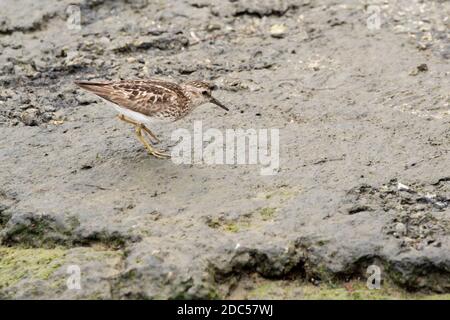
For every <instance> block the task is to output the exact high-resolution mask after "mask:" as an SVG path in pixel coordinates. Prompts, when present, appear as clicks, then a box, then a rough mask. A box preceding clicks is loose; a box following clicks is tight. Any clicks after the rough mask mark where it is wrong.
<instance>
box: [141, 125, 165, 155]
mask: <svg viewBox="0 0 450 320" xmlns="http://www.w3.org/2000/svg"><path fill="white" fill-rule="evenodd" d="M142 130H143V128H142V127H141V126H140V125H136V127H135V132H136V136H137V137H138V139H139V141H141V142H142V144H143V145H144V147H145V149H147V151H148V153H149V154H150V155H152V156H154V157H156V158H159V159H168V158H170V155H168V154H166V153H164V152H162V151H160V150H157V149H155V148H153V147H152V146H151V145H150V143H148V141H147V140H145V138H144V136H143V135H142Z"/></svg>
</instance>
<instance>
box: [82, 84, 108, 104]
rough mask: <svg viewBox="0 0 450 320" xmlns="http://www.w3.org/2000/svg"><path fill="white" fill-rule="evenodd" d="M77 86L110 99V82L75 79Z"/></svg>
mask: <svg viewBox="0 0 450 320" xmlns="http://www.w3.org/2000/svg"><path fill="white" fill-rule="evenodd" d="M74 83H75V84H76V85H77V86H79V87H80V88H82V89H85V90H87V91H90V92H92V93H94V94H96V95H98V96H100V97H102V98H104V99H106V100H109V101H110V99H111V97H110V95H111V90H112V88H111V83H110V82H94V81H92V82H91V81H75V82H74Z"/></svg>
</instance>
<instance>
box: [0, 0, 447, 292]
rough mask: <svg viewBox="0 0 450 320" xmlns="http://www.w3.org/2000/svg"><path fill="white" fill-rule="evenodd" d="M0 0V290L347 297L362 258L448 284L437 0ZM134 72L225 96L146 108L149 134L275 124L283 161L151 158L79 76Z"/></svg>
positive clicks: (442, 36)
mask: <svg viewBox="0 0 450 320" xmlns="http://www.w3.org/2000/svg"><path fill="white" fill-rule="evenodd" d="M74 3H75V4H76V3H79V8H80V12H81V28H80V29H78V28H74V27H73V26H74V25H73V24H72V23H70V21H73V17H74V16H73V13H74V12H76V7H75V8H74V7H70V5H71V4H72V5H73V4H74ZM369 5H375V6H376V8H375V11H373V10H374V7H370V6H369ZM0 6H1V14H0V137H1V139H0V181H1V184H0V230H1V231H0V241H1V246H0V296H1V297H2V298H32V299H38V298H44V299H51V298H66V299H77V298H88V299H91V298H92V299H93V298H104V299H110V298H113V299H128V298H156V299H159V298H160V299H166V298H219V297H220V298H236V297H237V298H239V297H247V298H253V297H265V298H267V297H269V298H270V297H275V298H277V297H289V298H307V297H311V296H312V297H324V296H325V297H328V296H329V295H327V294H326V293H325V294H323V295H322V293H321V292H322V291H320V290H331V296H332V297H346V298H349V297H350V298H358V297H365V296H364V295H363V296H361V295H357V296H356V297H355V296H354V295H353V293H352V292H354V291H355V290H356V289H354V288H359V289H358V290H363V289H361V286H362V287H364V288H365V285H364V283H365V280H366V278H367V276H368V274H367V273H366V271H367V267H368V266H369V265H376V266H378V267H379V268H380V269H381V277H382V284H381V285H382V290H385V291H383V292H384V293H386V294H387V295H388V296H390V297H403V294H406V295H408V294H411V293H414V294H419V295H429V294H445V293H447V294H448V293H450V229H449V228H450V114H449V113H450V111H449V109H450V107H449V103H450V81H449V80H450V64H449V58H450V47H449V29H450V28H449V18H448V17H449V16H450V3H449V2H448V1H417V0H413V1H370V2H369V1H323V0H317V1H315V0H304V1H288V0H286V1H269V0H264V1H243V0H236V1H228V0H224V1H203V0H183V1H182V0H180V1H162V0H155V1H148V3H147V2H146V1H102V0H92V1H89V0H85V1H73V0H70V1H69V0H62V1H34V0H21V1H13V0H3V1H2V2H1V5H0ZM19 7H20V10H19ZM74 10H75V11H74ZM377 10H378V11H377ZM373 12H379V14H380V19H381V20H380V21H381V25H380V28H372V27H369V26H368V18H370V15H371V14H372V13H373ZM372 18H373V17H372ZM68 21H69V22H68ZM370 21H372V22H370ZM370 21H369V22H370V23H373V19H372V20H370ZM75 22H76V19H75ZM370 26H373V25H372V24H371V25H370ZM147 77H159V78H163V79H173V80H176V81H184V80H193V79H203V80H209V81H211V82H213V83H215V84H216V85H217V87H218V90H217V92H216V93H215V95H216V97H218V98H219V99H220V100H222V101H224V102H225V103H226V104H227V105H228V106H229V107H230V108H231V111H230V112H229V113H225V112H223V110H220V109H218V108H215V107H212V106H210V105H205V106H202V107H200V108H198V109H197V110H196V111H195V112H194V113H193V114H192V115H190V116H189V117H187V118H185V119H183V120H182V121H179V122H177V123H174V124H170V125H167V126H162V125H161V126H158V125H157V126H155V127H154V128H152V129H153V130H154V131H155V132H156V133H158V135H159V136H160V137H161V138H162V140H163V142H162V144H161V147H163V148H170V147H172V146H173V145H174V142H173V141H171V140H170V135H171V132H172V131H173V130H174V129H176V128H187V129H189V130H192V127H193V122H194V121H195V120H201V121H202V124H203V127H205V128H218V129H220V130H225V129H228V128H242V129H249V128H255V129H260V128H278V129H279V130H280V167H279V170H278V172H277V174H275V175H272V176H262V175H261V174H260V166H259V165H206V164H198V165H177V164H174V163H173V162H172V161H164V160H158V159H154V158H150V157H148V156H147V154H146V153H145V151H144V149H143V147H142V146H141V145H140V144H139V142H138V141H137V140H136V139H135V137H134V135H133V129H132V128H131V127H130V126H128V125H126V124H124V123H122V122H120V121H117V119H115V117H114V115H115V112H114V110H112V108H109V107H108V106H106V105H105V104H104V102H102V101H101V100H100V99H96V98H95V97H94V96H92V95H89V94H86V93H84V92H82V91H81V90H79V89H77V88H76V87H75V86H74V85H73V81H74V80H76V79H84V80H104V79H120V78H124V79H130V78H147ZM73 266H76V267H78V268H79V270H80V271H81V289H80V290H77V289H76V288H75V289H73V288H72V289H70V288H68V287H67V279H68V277H69V276H70V270H73ZM68 271H69V273H68ZM353 283H357V285H352V284H353ZM388 285H389V286H392V287H394V288H396V290H400V292H402V295H390V291H389V290H387V289H386V287H387V286H388ZM352 286H353V287H352ZM336 290H337V291H336ZM339 290H341V291H339ZM342 290H343V291H342ZM364 290H366V291H367V289H364ZM311 292H313V294H308V293H311ZM323 292H325V291H323ZM327 292H330V291H327ZM336 292H337V293H338V294H337V295H335V294H336ZM342 293H343V294H344V295H342ZM348 293H351V294H348ZM369 297H374V296H373V291H372V292H370V295H369ZM447 297H448V295H447Z"/></svg>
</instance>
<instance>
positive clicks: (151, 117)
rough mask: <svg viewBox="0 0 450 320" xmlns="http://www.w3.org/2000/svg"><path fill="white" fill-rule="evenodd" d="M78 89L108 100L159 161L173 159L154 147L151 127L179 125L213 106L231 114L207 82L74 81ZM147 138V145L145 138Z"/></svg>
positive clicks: (121, 118) (155, 139)
mask: <svg viewBox="0 0 450 320" xmlns="http://www.w3.org/2000/svg"><path fill="white" fill-rule="evenodd" d="M75 84H76V85H78V86H79V87H81V88H83V89H85V90H87V91H90V92H92V93H95V94H96V95H97V96H99V97H101V98H103V99H105V100H107V101H108V102H110V103H111V104H112V106H113V107H114V108H115V109H116V111H117V112H118V113H119V115H118V118H119V119H120V120H122V121H125V122H127V123H130V124H132V125H134V126H135V132H136V136H137V137H138V139H139V141H141V142H142V144H143V145H144V146H145V148H146V149H147V151H148V153H149V154H151V155H153V156H155V157H156V158H169V157H170V156H169V155H168V154H166V153H163V152H162V151H160V150H157V149H156V148H155V147H154V146H153V145H152V144H154V143H157V142H159V139H158V138H157V137H156V135H155V134H154V133H153V132H152V131H151V130H150V128H149V126H150V125H151V124H153V123H158V122H162V123H164V122H173V121H177V120H179V119H181V118H183V117H185V116H186V115H188V114H189V113H191V112H192V111H193V110H194V109H195V108H196V107H198V106H200V105H202V104H205V103H208V102H211V103H214V104H216V105H218V106H219V107H221V108H222V109H225V110H226V111H228V108H227V107H225V106H224V105H223V104H222V103H221V102H219V101H218V100H217V99H215V98H214V97H213V96H212V95H211V91H212V90H213V89H214V87H213V86H212V85H211V84H209V83H207V82H204V81H189V82H185V83H182V84H177V83H173V82H169V81H164V80H155V79H148V80H121V81H111V82H91V81H75ZM144 132H145V133H146V134H147V135H148V138H149V139H148V141H147V139H145V137H144V134H143V133H144Z"/></svg>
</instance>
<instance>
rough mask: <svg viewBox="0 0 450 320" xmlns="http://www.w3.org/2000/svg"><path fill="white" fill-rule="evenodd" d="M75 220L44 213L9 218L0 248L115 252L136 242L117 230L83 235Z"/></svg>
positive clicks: (0, 240)
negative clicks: (108, 250)
mask: <svg viewBox="0 0 450 320" xmlns="http://www.w3.org/2000/svg"><path fill="white" fill-rule="evenodd" d="M79 225H80V223H79V221H78V219H77V218H76V217H69V218H68V219H66V220H65V221H61V220H59V219H55V218H54V217H52V216H49V215H45V214H40V215H36V214H32V213H21V214H14V215H12V216H11V217H10V218H9V220H8V221H7V222H6V223H4V224H3V229H2V230H1V231H0V244H1V245H2V246H9V247H11V246H22V247H29V248H54V247H66V248H73V247H90V246H97V245H101V246H103V247H106V248H109V249H112V250H119V249H123V248H124V247H125V246H126V245H127V243H133V242H138V241H140V238H139V237H136V236H131V235H123V234H122V233H120V232H117V231H107V230H102V231H93V232H90V233H87V234H84V233H83V232H82V230H80V229H79V228H78V227H79Z"/></svg>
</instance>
